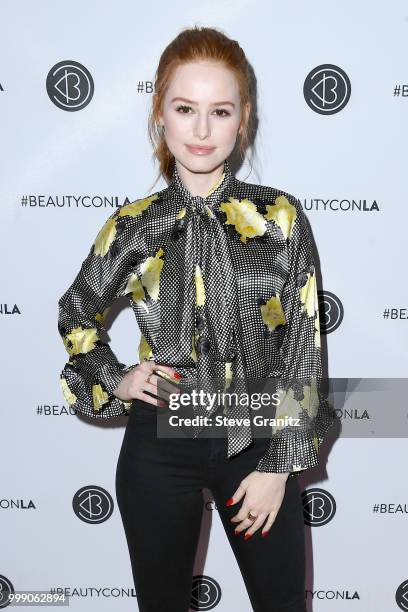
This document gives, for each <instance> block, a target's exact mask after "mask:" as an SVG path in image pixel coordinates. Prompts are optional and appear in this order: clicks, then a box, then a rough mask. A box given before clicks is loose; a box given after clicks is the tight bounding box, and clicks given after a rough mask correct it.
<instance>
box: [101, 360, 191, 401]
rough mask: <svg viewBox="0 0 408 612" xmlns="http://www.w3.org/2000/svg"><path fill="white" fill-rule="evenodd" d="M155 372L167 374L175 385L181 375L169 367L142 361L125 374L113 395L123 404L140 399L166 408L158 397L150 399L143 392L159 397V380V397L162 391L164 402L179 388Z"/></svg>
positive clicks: (150, 397)
mask: <svg viewBox="0 0 408 612" xmlns="http://www.w3.org/2000/svg"><path fill="white" fill-rule="evenodd" d="M157 370H160V371H161V372H164V373H166V374H168V375H169V376H170V377H171V378H173V379H174V381H175V383H177V381H178V380H179V379H180V378H181V375H180V374H178V373H177V371H176V370H175V369H174V368H172V367H170V366H166V365H161V364H158V363H156V362H155V361H142V363H139V364H138V365H137V366H135V367H134V368H132V369H131V370H130V371H129V372H126V374H125V376H124V377H123V378H122V380H121V381H120V383H119V385H118V386H117V387H116V389H115V390H114V392H113V394H114V395H116V397H118V398H119V399H121V400H123V401H125V402H130V401H132V400H133V399H140V400H143V401H144V402H147V403H149V404H153V405H154V406H167V403H166V402H164V401H162V400H160V399H159V398H158V397H152V396H151V395H148V394H147V393H145V391H148V392H149V393H152V394H153V395H159V390H158V387H157V383H158V381H159V380H160V397H163V391H165V394H164V399H166V400H168V395H169V394H170V393H178V391H179V388H178V387H177V386H175V385H173V384H172V383H171V382H170V381H167V380H166V379H164V378H162V377H161V376H160V374H156V373H155V372H156V371H157ZM167 392H168V393H167Z"/></svg>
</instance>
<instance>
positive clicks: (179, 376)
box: [173, 372, 182, 380]
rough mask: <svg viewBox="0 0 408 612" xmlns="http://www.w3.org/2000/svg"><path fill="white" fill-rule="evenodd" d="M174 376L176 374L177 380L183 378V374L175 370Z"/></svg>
mask: <svg viewBox="0 0 408 612" xmlns="http://www.w3.org/2000/svg"><path fill="white" fill-rule="evenodd" d="M173 376H174V378H177V380H179V379H180V378H182V376H181V374H179V373H178V372H174V374H173Z"/></svg>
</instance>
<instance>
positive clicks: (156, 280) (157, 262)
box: [140, 249, 164, 300]
mask: <svg viewBox="0 0 408 612" xmlns="http://www.w3.org/2000/svg"><path fill="white" fill-rule="evenodd" d="M163 254H164V251H163V249H159V250H158V251H157V253H156V255H155V256H154V257H148V258H147V259H146V261H144V262H143V264H142V265H141V266H140V270H141V273H142V277H141V281H142V285H143V287H144V288H145V289H146V290H147V292H148V294H149V295H150V297H151V298H152V299H153V300H158V299H159V291H160V272H161V271H162V268H163V265H164V261H163V259H161V257H162V256H163Z"/></svg>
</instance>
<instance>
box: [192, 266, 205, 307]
mask: <svg viewBox="0 0 408 612" xmlns="http://www.w3.org/2000/svg"><path fill="white" fill-rule="evenodd" d="M194 278H195V289H196V305H197V306H204V304H205V289H204V281H203V276H202V274H201V268H200V266H199V265H198V264H196V267H195V275H194Z"/></svg>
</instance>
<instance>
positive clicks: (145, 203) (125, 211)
mask: <svg viewBox="0 0 408 612" xmlns="http://www.w3.org/2000/svg"><path fill="white" fill-rule="evenodd" d="M158 197H159V196H158V194H157V193H154V194H153V195H151V196H149V197H147V198H141V199H140V200H135V201H134V202H131V203H130V204H125V206H122V208H120V209H119V215H118V217H126V216H128V217H137V216H138V215H141V214H142V212H143V211H144V210H146V208H148V207H149V206H150V204H151V203H152V202H154V201H155V200H157V198H158Z"/></svg>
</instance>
